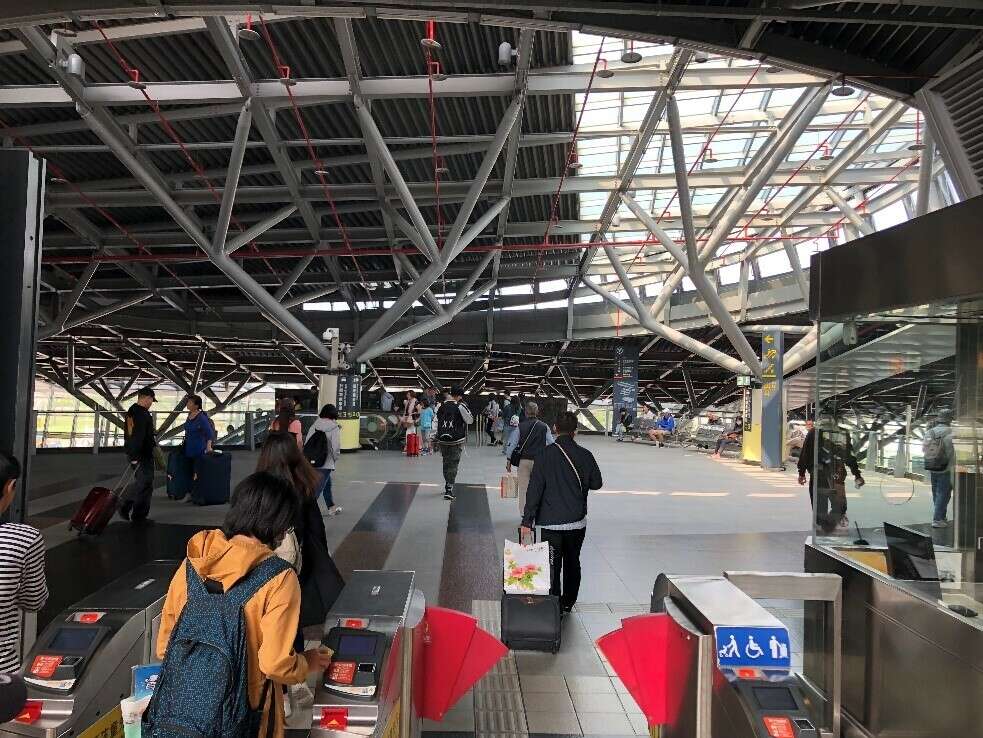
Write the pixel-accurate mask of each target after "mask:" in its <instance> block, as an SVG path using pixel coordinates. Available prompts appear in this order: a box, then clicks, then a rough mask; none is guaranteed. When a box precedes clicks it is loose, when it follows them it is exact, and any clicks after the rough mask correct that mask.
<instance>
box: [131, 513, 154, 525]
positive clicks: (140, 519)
mask: <svg viewBox="0 0 983 738" xmlns="http://www.w3.org/2000/svg"><path fill="white" fill-rule="evenodd" d="M153 522H154V521H153V520H151V519H150V518H149V517H147V516H146V515H133V516H132V517H131V519H130V523H132V524H133V525H150V524H151V523H153Z"/></svg>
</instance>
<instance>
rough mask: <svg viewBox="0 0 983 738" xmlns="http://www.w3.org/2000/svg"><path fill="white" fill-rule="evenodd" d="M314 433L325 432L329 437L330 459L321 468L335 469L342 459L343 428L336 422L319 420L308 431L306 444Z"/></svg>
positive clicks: (327, 419) (326, 419)
mask: <svg viewBox="0 0 983 738" xmlns="http://www.w3.org/2000/svg"><path fill="white" fill-rule="evenodd" d="M314 431H324V433H325V435H327V437H328V457H327V458H326V459H325V460H324V464H322V465H321V466H320V467H319V468H321V469H334V468H335V464H336V463H338V459H340V458H341V426H340V425H338V422H337V421H335V420H331V419H329V418H318V419H317V420H316V421H314V425H312V426H311V428H310V430H309V431H307V437H306V438H305V439H304V443H307V442H308V441H309V440H311V436H313V435H314Z"/></svg>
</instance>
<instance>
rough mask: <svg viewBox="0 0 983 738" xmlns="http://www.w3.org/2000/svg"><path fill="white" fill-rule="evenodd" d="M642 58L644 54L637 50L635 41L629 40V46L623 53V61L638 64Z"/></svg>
mask: <svg viewBox="0 0 983 738" xmlns="http://www.w3.org/2000/svg"><path fill="white" fill-rule="evenodd" d="M641 60H642V55H641V54H639V53H638V52H637V51H635V42H634V41H629V42H628V48H627V49H626V50H625V53H623V54H622V55H621V61H622V62H624V63H625V64H638V62H640V61H641Z"/></svg>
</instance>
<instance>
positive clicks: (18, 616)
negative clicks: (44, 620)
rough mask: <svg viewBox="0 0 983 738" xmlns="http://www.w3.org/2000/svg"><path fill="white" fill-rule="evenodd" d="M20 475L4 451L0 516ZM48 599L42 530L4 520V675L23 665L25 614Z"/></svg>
mask: <svg viewBox="0 0 983 738" xmlns="http://www.w3.org/2000/svg"><path fill="white" fill-rule="evenodd" d="M20 475H21V466H20V462H19V461H18V460H17V459H16V458H15V457H14V456H12V455H11V454H9V453H7V452H5V451H0V516H2V515H3V514H4V513H5V512H7V510H8V508H10V506H11V504H13V502H14V497H15V496H16V495H17V481H18V480H19V479H20ZM47 601H48V583H47V580H46V579H45V576H44V539H43V538H42V537H41V531H39V530H38V529H37V528H34V527H32V526H30V525H24V524H23V523H0V674H6V673H9V672H12V671H17V670H18V669H19V668H20V665H21V664H20V661H21V659H22V658H23V654H22V653H20V647H21V637H22V634H21V627H22V624H23V620H24V613H25V612H37V611H38V610H40V609H41V608H42V607H44V605H45V603H46V602H47Z"/></svg>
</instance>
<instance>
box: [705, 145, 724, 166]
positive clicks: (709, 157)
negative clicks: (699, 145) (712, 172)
mask: <svg viewBox="0 0 983 738" xmlns="http://www.w3.org/2000/svg"><path fill="white" fill-rule="evenodd" d="M718 161H720V159H718V158H717V157H715V156H714V155H713V149H711V148H710V147H709V146H707V148H706V150H705V151H704V152H703V163H704V164H716V163H717V162H718Z"/></svg>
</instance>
